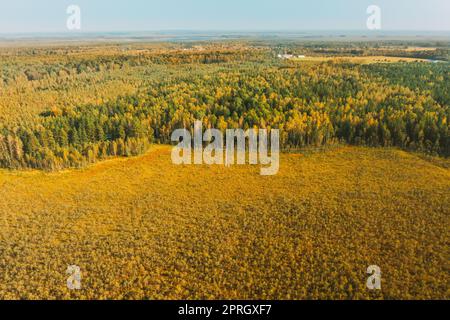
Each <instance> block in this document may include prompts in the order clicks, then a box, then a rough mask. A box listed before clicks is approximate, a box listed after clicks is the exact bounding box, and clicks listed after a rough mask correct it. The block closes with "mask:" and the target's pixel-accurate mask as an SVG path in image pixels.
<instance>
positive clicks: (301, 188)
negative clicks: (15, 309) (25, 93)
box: [0, 146, 450, 299]
mask: <svg viewBox="0 0 450 320" xmlns="http://www.w3.org/2000/svg"><path fill="white" fill-rule="evenodd" d="M444 164H446V165H444ZM0 190H1V198H0V270H1V272H0V298H7V299H17V298H26V299H38V298H51V299H54V298H64V299H67V298H100V299H105V298H114V299H122V298H125V299H130V298H144V299H183V298H190V299H192V298H226V299H236V298H239V299H316V298H325V299H330V298H336V299H348V298H352V299H367V298H373V299H379V298H385V299H392V298H404V299H413V298H414V299H415V298H418V299H425V298H432V299H438V298H440V299H448V298H449V295H448V284H449V273H448V243H449V240H450V239H449V228H448V226H449V214H450V210H449V206H448V204H449V203H450V170H449V169H448V160H444V159H439V161H436V162H435V161H428V160H424V159H423V158H420V157H418V156H416V155H413V154H408V153H405V152H403V151H397V150H393V149H368V148H356V147H335V148H332V149H329V150H328V151H324V152H319V153H317V152H312V153H304V154H303V155H301V154H285V155H282V158H281V169H280V173H279V174H278V175H277V176H273V177H262V176H260V175H259V168H257V167H248V166H241V167H231V168H225V167H222V166H211V167H208V166H184V167H176V166H174V165H172V163H171V160H170V149H169V147H164V146H162V147H155V148H154V149H153V150H152V151H150V152H149V153H148V154H146V155H144V156H142V157H138V158H129V159H116V160H109V161H106V162H103V163H100V164H97V165H94V166H91V167H89V168H87V169H84V170H73V171H66V172H59V173H44V172H37V171H26V172H19V171H5V170H3V171H0ZM73 264H76V265H78V266H80V267H81V270H82V277H83V278H82V290H80V291H70V290H69V289H67V288H66V278H67V275H66V274H65V271H66V269H67V266H68V265H73ZM373 264H376V265H379V266H380V267H381V270H382V272H383V274H382V276H383V282H382V290H381V291H380V292H370V291H368V290H367V288H366V285H365V282H366V279H367V276H368V275H367V274H366V269H367V267H368V266H369V265H373Z"/></svg>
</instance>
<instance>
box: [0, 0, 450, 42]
mask: <svg viewBox="0 0 450 320" xmlns="http://www.w3.org/2000/svg"><path fill="white" fill-rule="evenodd" d="M69 5H78V6H79V7H80V9H81V30H80V31H81V32H110V31H123V32H126V31H159V30H205V31H206V30H211V31H212V30H229V31H233V30H235V31H237V30H246V31H269V30H295V31H301V30H365V29H366V21H367V19H368V17H369V15H368V14H367V13H366V10H367V7H368V6H369V5H378V6H379V7H380V9H381V22H382V25H381V26H382V30H386V31H393V30H404V31H450V0H426V1H425V0H221V1H218V0H126V1H125V0H0V34H5V33H30V32H33V33H40V32H46V33H48V32H58V33H60V32H63V33H64V32H70V31H69V30H68V29H67V27H66V21H67V18H68V17H69V15H68V14H67V13H66V10H67V7H68V6H69Z"/></svg>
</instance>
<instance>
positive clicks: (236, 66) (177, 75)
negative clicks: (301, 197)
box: [0, 44, 450, 170]
mask: <svg viewBox="0 0 450 320" xmlns="http://www.w3.org/2000/svg"><path fill="white" fill-rule="evenodd" d="M350 49H351V48H350ZM350 49H349V48H343V49H342V48H341V49H336V48H333V47H331V48H328V49H327V50H328V51H332V52H335V53H337V52H347V53H349V52H350V53H349V54H351V53H352V52H353V51H352V50H354V49H351V50H350ZM5 50H6V49H4V52H1V53H0V56H1V57H2V60H1V62H0V68H1V70H2V77H1V79H0V80H1V81H0V90H1V91H0V114H1V117H0V120H1V123H0V167H3V168H36V169H44V170H58V169H63V168H69V167H82V166H85V165H86V164H89V163H94V162H96V161H98V160H101V159H106V158H108V157H115V156H135V155H139V154H143V153H144V152H145V151H146V150H148V148H149V146H150V145H151V144H154V143H158V144H169V143H170V135H171V133H172V132H173V131H174V130H175V129H179V128H190V127H192V124H193V122H194V121H195V120H201V121H203V124H204V128H217V129H220V130H223V131H224V130H226V129H227V128H243V129H248V128H263V129H269V130H270V129H272V128H276V129H280V132H281V146H282V148H283V150H285V151H288V150H297V149H300V148H304V147H307V146H324V145H329V144H336V143H345V144H351V145H358V146H370V147H398V148H401V149H404V150H409V151H415V152H420V153H425V154H430V155H439V156H444V157H447V156H449V155H450V123H449V118H450V108H449V106H450V90H449V83H450V81H449V80H450V79H449V78H450V73H449V64H448V63H447V62H440V63H432V62H424V61H421V62H408V63H406V62H402V63H385V64H383V63H374V64H358V63H352V62H351V61H341V60H339V61H333V60H331V61H326V62H321V63H307V62H301V61H296V60H280V59H277V58H276V51H277V47H273V48H270V47H269V48H264V47H260V46H257V45H253V46H242V45H241V46H239V45H236V44H235V45H228V46H225V45H222V46H217V45H210V46H204V47H203V46H201V45H198V46H191V47H187V48H186V47H185V48H180V47H167V46H161V47H156V48H155V47H150V48H145V47H144V48H130V47H123V46H122V47H121V46H119V47H117V46H112V48H108V47H97V48H94V49H93V48H86V49H84V50H83V48H81V49H78V50H77V49H74V48H70V47H66V48H56V49H55V48H53V49H52V48H47V49H33V50H31V49H22V50H19V49H16V50H12V49H8V50H9V51H5ZM291 50H292V49H291ZM302 50H307V51H308V50H309V51H308V52H310V51H311V50H313V49H311V48H309V49H301V50H300V49H293V51H294V52H303V51H302ZM380 50H381V53H385V51H386V50H387V49H386V48H384V49H379V48H371V49H365V51H364V52H365V54H368V55H370V54H371V53H373V52H374V51H380ZM396 50H400V49H396ZM316 51H317V50H316ZM325 51H326V50H324V49H323V48H322V49H321V50H320V52H322V53H323V52H325ZM390 51H391V52H395V50H392V49H390ZM435 51H436V52H438V53H436V52H435V53H434V54H435V56H436V55H437V54H438V55H440V56H442V52H443V51H445V49H436V50H435ZM412 52H415V53H416V56H417V55H418V56H421V55H423V54H428V56H432V55H431V54H430V53H429V50H424V52H422V53H420V51H419V53H417V51H412ZM62 53H63V54H62ZM357 53H358V52H353V54H357ZM316 54H317V52H316ZM328 54H331V55H333V53H330V52H328ZM376 54H380V52H377V53H376ZM344 56H345V54H344Z"/></svg>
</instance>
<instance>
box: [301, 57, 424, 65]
mask: <svg viewBox="0 0 450 320" xmlns="http://www.w3.org/2000/svg"><path fill="white" fill-rule="evenodd" d="M292 60H294V61H313V62H324V61H336V62H345V61H349V62H352V63H361V64H371V63H395V62H420V61H422V62H426V61H427V60H426V59H418V58H406V57H387V56H358V57H346V56H345V57H344V56H343V57H305V58H295V59H292Z"/></svg>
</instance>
